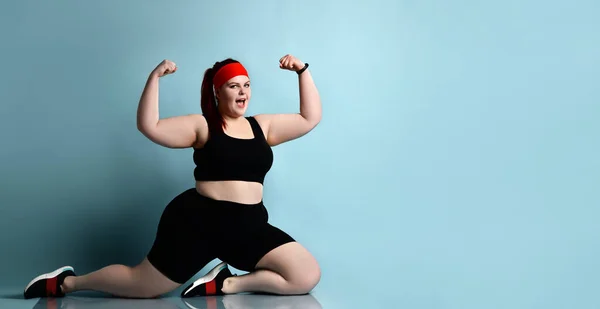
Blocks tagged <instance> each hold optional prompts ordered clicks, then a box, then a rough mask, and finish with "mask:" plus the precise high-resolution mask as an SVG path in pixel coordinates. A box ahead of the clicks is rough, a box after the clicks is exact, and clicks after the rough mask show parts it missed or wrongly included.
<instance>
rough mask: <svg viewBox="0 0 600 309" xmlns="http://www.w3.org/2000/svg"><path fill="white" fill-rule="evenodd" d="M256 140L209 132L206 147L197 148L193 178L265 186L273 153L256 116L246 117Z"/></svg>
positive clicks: (195, 149) (195, 150)
mask: <svg viewBox="0 0 600 309" xmlns="http://www.w3.org/2000/svg"><path fill="white" fill-rule="evenodd" d="M246 119H248V121H249V122H250V126H251V127H252V133H253V134H254V138H252V139H242V138H235V137H231V136H229V135H227V134H225V132H213V131H211V132H210V137H209V140H208V141H207V142H206V143H205V144H204V147H203V148H194V163H195V164H196V168H195V169H194V178H195V179H196V180H198V181H200V180H208V181H214V180H242V181H253V182H259V183H261V184H262V183H263V182H264V180H265V176H266V174H267V172H268V171H269V170H270V169H271V166H272V164H273V150H272V149H271V147H270V146H269V144H267V140H266V139H265V136H264V134H263V132H262V130H261V128H260V125H259V124H258V122H257V121H256V119H254V117H246Z"/></svg>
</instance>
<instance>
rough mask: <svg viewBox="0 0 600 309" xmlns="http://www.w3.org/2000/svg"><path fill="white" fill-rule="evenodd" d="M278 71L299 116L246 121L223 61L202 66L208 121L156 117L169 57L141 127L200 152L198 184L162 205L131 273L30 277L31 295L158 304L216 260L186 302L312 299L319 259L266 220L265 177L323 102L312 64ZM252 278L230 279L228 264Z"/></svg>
mask: <svg viewBox="0 0 600 309" xmlns="http://www.w3.org/2000/svg"><path fill="white" fill-rule="evenodd" d="M279 67H280V68H281V69H284V70H289V71H293V72H296V73H297V74H298V79H299V87H300V113H296V114H260V115H256V116H253V117H252V116H245V112H246V110H247V108H248V104H249V102H250V99H251V87H250V78H249V75H248V72H247V71H246V69H245V68H244V66H243V65H242V64H241V63H239V62H238V61H236V60H233V59H226V60H224V61H221V62H217V63H215V64H214V66H213V67H212V68H209V69H208V70H206V72H205V74H204V80H203V82H202V89H201V91H202V92H201V107H202V115H199V114H191V115H184V116H176V117H171V118H166V119H159V112H158V110H159V108H158V85H159V79H160V78H161V77H164V76H166V75H169V74H172V73H175V72H176V71H177V67H176V65H175V63H173V62H171V61H169V60H165V61H163V62H161V63H160V64H159V65H158V66H157V67H156V68H155V69H154V70H153V71H152V73H151V74H150V76H149V78H148V80H147V83H146V86H145V88H144V91H143V92H142V95H141V98H140V102H139V107H138V114H137V120H138V121H137V123H138V128H139V130H140V131H141V132H142V133H143V134H144V135H145V136H146V137H147V138H149V139H150V140H152V141H153V142H155V143H156V144H158V145H162V146H164V147H169V148H186V147H191V148H193V149H194V155H193V159H194V162H195V163H196V168H195V170H194V177H195V179H196V185H195V187H194V188H191V189H189V190H186V191H184V192H182V193H181V194H179V195H178V196H176V197H175V198H174V199H173V200H172V201H171V202H170V203H169V204H168V205H167V207H166V208H165V209H164V212H163V214H162V216H161V219H160V222H159V225H158V230H157V233H156V238H155V240H154V244H153V246H152V248H151V249H150V251H149V253H148V255H147V256H146V258H144V259H143V260H142V261H141V263H140V264H138V265H136V266H134V267H128V266H125V265H109V266H106V267H104V268H102V269H99V270H96V271H94V272H91V273H89V274H86V275H83V276H77V275H76V274H75V271H74V270H73V268H72V267H70V266H65V267H61V268H59V269H57V270H55V271H53V272H50V273H47V274H42V275H40V276H38V277H36V278H34V279H33V280H32V281H31V282H30V283H29V284H28V285H27V287H26V288H25V292H24V296H25V298H33V297H61V296H64V295H65V294H66V293H70V292H74V291H79V290H94V291H100V292H106V293H110V294H112V295H114V296H120V297H128V298H153V297H158V296H160V295H162V294H165V293H168V292H170V291H173V290H174V289H176V288H178V287H179V286H181V285H182V284H184V283H186V282H187V281H188V280H189V279H191V278H192V277H193V276H194V275H195V274H196V273H197V272H198V271H200V270H201V269H202V268H203V267H204V266H206V265H207V264H208V263H209V262H211V261H212V260H214V259H216V258H218V259H220V260H221V261H222V262H221V263H219V264H218V265H217V266H215V267H214V268H213V269H212V270H210V271H209V272H208V273H207V274H206V275H205V276H203V277H202V278H200V279H198V280H196V281H195V282H193V283H191V284H189V285H188V286H187V287H186V288H185V289H183V291H182V293H181V296H182V297H192V296H203V295H222V294H233V293H240V292H264V293H274V294H282V295H291V294H306V293H309V292H310V291H311V290H312V289H313V288H314V287H315V285H316V284H317V283H318V282H319V280H320V275H321V274H320V268H319V265H318V263H317V262H316V260H315V258H314V257H313V256H312V255H311V254H310V253H309V252H308V250H307V249H305V248H304V247H303V246H302V245H300V244H299V243H298V242H296V241H295V240H294V239H293V238H292V237H291V236H289V235H288V234H287V233H285V232H283V231H282V230H280V229H278V228H276V227H274V226H272V225H271V224H269V223H268V213H267V210H266V208H265V206H264V205H263V203H262V201H263V198H262V196H263V181H264V178H265V175H266V173H267V172H268V171H269V169H270V168H271V165H272V162H273V152H272V150H271V147H272V146H275V145H278V144H281V143H284V142H287V141H290V140H293V139H296V138H298V137H300V136H303V135H305V134H307V133H308V132H309V131H311V130H312V129H313V128H314V127H315V126H316V125H317V124H318V123H319V122H320V120H321V102H320V97H319V94H318V91H317V88H316V86H315V84H314V82H313V79H312V76H311V74H310V71H309V70H308V69H307V68H308V64H307V63H304V62H302V61H300V60H299V59H297V58H296V57H294V56H292V55H285V56H284V57H282V58H281V59H280V60H279ZM228 265H231V266H233V267H235V268H238V269H241V270H244V271H247V272H249V273H248V274H245V275H241V276H238V275H235V274H232V273H231V271H230V270H229V268H228Z"/></svg>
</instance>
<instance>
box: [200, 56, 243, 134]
mask: <svg viewBox="0 0 600 309" xmlns="http://www.w3.org/2000/svg"><path fill="white" fill-rule="evenodd" d="M238 75H246V76H248V72H247V71H246V69H245V68H244V66H242V64H241V63H239V62H238V61H237V60H233V59H231V58H228V59H225V60H223V61H220V62H216V63H215V64H214V65H213V67H212V68H208V69H207V70H206V71H205V72H204V79H203V80H202V87H201V92H200V107H201V108H202V114H203V115H204V118H206V121H207V123H208V126H209V128H211V129H214V130H217V131H218V132H222V130H223V128H225V126H226V125H225V121H224V120H223V116H221V113H219V110H218V108H217V99H216V97H215V91H214V89H217V88H219V87H221V86H222V85H223V84H224V83H225V82H227V81H228V80H229V79H230V78H232V77H234V76H238ZM213 88H214V89H213Z"/></svg>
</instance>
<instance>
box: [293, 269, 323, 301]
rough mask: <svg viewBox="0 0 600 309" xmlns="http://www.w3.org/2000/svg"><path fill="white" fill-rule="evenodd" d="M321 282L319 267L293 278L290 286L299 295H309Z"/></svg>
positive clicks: (306, 270) (304, 271)
mask: <svg viewBox="0 0 600 309" xmlns="http://www.w3.org/2000/svg"><path fill="white" fill-rule="evenodd" d="M320 280H321V269H320V268H319V266H318V265H315V266H312V267H310V268H309V269H305V270H303V271H302V272H301V274H300V275H296V276H294V278H291V280H290V284H291V285H292V286H293V287H294V292H295V293H297V294H307V293H310V291H312V290H313V289H314V288H315V287H316V286H317V284H318V283H319V281H320Z"/></svg>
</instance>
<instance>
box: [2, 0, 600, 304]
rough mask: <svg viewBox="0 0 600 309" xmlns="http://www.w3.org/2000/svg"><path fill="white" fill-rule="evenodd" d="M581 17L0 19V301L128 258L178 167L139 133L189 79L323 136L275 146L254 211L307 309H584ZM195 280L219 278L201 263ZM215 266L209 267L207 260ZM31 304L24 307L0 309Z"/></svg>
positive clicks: (589, 8) (170, 107) (588, 176)
mask: <svg viewBox="0 0 600 309" xmlns="http://www.w3.org/2000/svg"><path fill="white" fill-rule="evenodd" d="M599 9H600V5H599V4H598V2H593V1H576V2H571V3H568V2H566V1H550V2H548V1H501V2H490V1H488V2H481V1H437V0H436V1H391V0H388V1H371V2H370V3H369V2H367V1H361V2H356V3H355V4H351V3H349V2H347V1H339V0H335V1H325V2H320V1H302V2H282V1H261V2H260V3H259V2H258V1H237V0H234V1H227V2H208V1H204V2H200V1H173V2H171V1H169V2H167V1H141V0H136V1H114V0H113V1H73V0H71V1H22V0H21V1H5V2H3V3H2V4H1V5H0V12H2V13H0V17H1V18H0V26H1V27H0V29H1V30H0V34H1V37H2V43H1V49H0V52H1V57H0V60H1V67H2V73H1V74H0V117H1V118H0V134H1V136H2V138H1V139H0V140H1V143H2V144H1V146H0V155H1V158H0V159H1V160H0V190H1V191H0V206H1V208H0V248H1V250H2V251H1V252H2V254H0V274H1V275H0V286H2V287H3V288H4V289H5V290H6V291H9V292H10V291H13V292H14V293H13V294H15V295H18V294H19V293H21V292H22V289H23V287H24V286H25V285H26V284H27V282H29V280H31V279H32V278H33V277H34V276H36V275H38V274H40V273H43V272H47V271H50V270H53V269H55V268H57V267H59V266H62V265H72V266H74V267H75V269H76V270H77V271H78V273H86V272H89V271H92V270H95V269H98V268H100V267H103V266H105V265H108V264H112V263H121V264H127V265H133V264H136V263H137V262H139V261H140V260H141V259H142V258H143V257H144V255H145V254H146V252H147V250H148V249H149V246H150V245H151V243H152V241H153V237H154V232H155V228H156V224H157V223H158V220H159V216H160V214H161V212H162V210H163V208H164V206H165V205H166V204H167V203H168V202H169V201H170V200H171V199H172V198H173V197H174V196H175V195H177V194H179V193H180V192H181V191H183V190H185V189H187V188H190V187H192V186H193V174H192V173H193V167H194V166H193V162H192V157H191V156H192V152H191V150H189V149H186V150H171V149H166V148H162V147H160V146H158V145H156V144H153V143H152V142H150V141H149V140H147V139H146V138H145V137H144V136H143V135H142V134H141V133H140V132H138V131H137V128H136V109H137V104H138V100H139V96H140V94H141V91H142V89H143V87H144V83H145V81H146V78H147V76H148V74H149V73H150V71H151V70H152V69H153V68H154V67H155V66H156V65H157V64H158V63H159V62H160V61H162V60H163V59H170V60H172V61H174V62H175V63H177V65H178V66H179V70H178V72H177V73H176V74H174V75H172V76H169V77H167V78H164V79H161V81H160V116H161V117H169V116H175V115H182V114H188V113H199V112H200V104H199V95H200V83H201V80H202V77H203V73H204V70H205V69H206V68H207V67H209V66H211V65H212V64H213V63H214V62H215V61H217V60H222V59H224V58H227V57H233V58H236V59H238V60H240V61H241V62H243V63H244V64H245V65H246V66H247V68H248V70H249V71H250V73H251V78H252V81H253V98H252V101H251V103H250V107H249V114H256V113H275V112H276V113H282V112H290V113H291V112H297V111H298V107H299V103H298V83H297V77H295V74H294V73H292V72H287V71H282V70H280V69H279V67H278V60H279V58H280V57H282V56H283V55H285V54H287V53H291V54H293V55H295V56H297V57H298V58H300V59H301V60H303V61H305V62H308V63H310V65H311V67H310V68H311V72H312V74H313V77H314V79H315V81H316V83H317V86H318V88H319V91H320V94H321V98H322V102H323V121H322V122H321V124H320V125H319V126H318V127H317V128H316V129H315V130H314V131H312V132H311V133H310V134H309V135H307V136H305V137H303V138H301V139H299V140H296V141H293V142H290V143H288V144H284V145H281V146H278V147H275V148H274V151H275V163H274V166H273V169H272V171H271V172H270V174H269V175H268V177H267V179H266V187H265V202H266V205H267V207H268V209H269V211H270V216H271V220H272V222H273V223H274V224H276V225H277V226H279V227H281V228H282V229H284V230H286V231H288V232H289V233H290V234H292V235H293V236H294V237H296V238H297V239H298V240H299V241H300V242H301V243H303V244H304V245H305V246H306V247H307V248H308V249H309V250H310V251H311V252H312V253H313V254H314V255H315V256H316V257H317V259H318V260H319V262H320V263H321V266H322V269H323V278H322V281H321V283H320V284H319V286H318V287H317V288H316V289H315V291H314V295H315V297H316V298H317V299H318V300H319V301H320V302H321V303H322V304H323V306H324V308H332V307H333V308H335V307H339V308H350V307H353V306H356V307H361V306H368V307H372V308H382V307H384V306H388V307H392V306H393V307H397V308H408V307H410V308H482V307H485V308H509V307H510V308H549V307H553V308H554V307H556V308H579V307H581V308H583V307H586V308H591V307H593V306H598V305H599V304H600V300H599V299H598V296H597V292H598V290H599V288H600V279H599V278H600V270H599V267H598V261H599V260H600V239H599V237H598V235H599V234H600V227H599V225H598V220H599V215H600V209H599V206H600V193H599V192H600V190H599V189H598V187H599V185H600V176H599V174H600V161H599V159H598V157H599V152H600V135H599V134H598V132H599V130H600V125H599V121H598V119H599V115H600V87H598V85H599V80H598V71H599V69H600V60H599V59H600V58H599V57H598V55H599V54H600V37H599V36H598V33H600V19H598V16H599V13H600V10H599ZM215 263H216V261H215ZM213 264H214V263H212V264H210V265H209V266H212V265H213ZM5 301H7V302H8V301H10V302H12V303H13V304H12V306H17V305H18V304H27V305H31V304H32V301H33V300H32V301H24V300H18V299H12V300H9V299H5Z"/></svg>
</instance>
